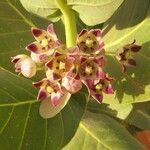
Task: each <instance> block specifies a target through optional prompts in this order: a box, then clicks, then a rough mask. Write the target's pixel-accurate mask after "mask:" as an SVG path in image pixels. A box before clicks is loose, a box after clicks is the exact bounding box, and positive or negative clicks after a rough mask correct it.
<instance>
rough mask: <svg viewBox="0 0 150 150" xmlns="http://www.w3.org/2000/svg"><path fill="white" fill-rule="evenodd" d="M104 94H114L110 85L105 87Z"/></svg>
mask: <svg viewBox="0 0 150 150" xmlns="http://www.w3.org/2000/svg"><path fill="white" fill-rule="evenodd" d="M104 92H105V93H106V94H113V93H114V91H113V88H112V86H111V85H110V84H109V85H108V86H107V87H106V89H105V91H104Z"/></svg>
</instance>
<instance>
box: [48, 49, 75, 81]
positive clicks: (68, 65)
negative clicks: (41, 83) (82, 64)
mask: <svg viewBox="0 0 150 150" xmlns="http://www.w3.org/2000/svg"><path fill="white" fill-rule="evenodd" d="M74 60H75V58H73V57H71V56H69V54H65V53H64V54H62V53H60V52H58V51H56V52H55V54H54V55H53V57H52V58H51V59H50V60H49V61H48V62H47V63H46V66H47V68H48V70H47V73H46V75H47V78H49V79H51V80H59V79H62V78H63V77H64V76H66V74H67V73H68V72H69V71H70V70H72V69H73V68H74Z"/></svg>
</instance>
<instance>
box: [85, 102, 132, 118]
mask: <svg viewBox="0 0 150 150" xmlns="http://www.w3.org/2000/svg"><path fill="white" fill-rule="evenodd" d="M87 109H88V110H89V111H91V112H94V113H104V114H106V115H109V116H113V117H117V118H120V119H123V120H124V119H126V118H127V117H128V115H129V114H130V112H131V111H132V109H133V106H132V104H126V105H124V104H115V103H114V102H113V101H112V103H111V104H106V103H102V104H99V103H97V102H96V101H95V100H90V101H89V103H88V105H87Z"/></svg>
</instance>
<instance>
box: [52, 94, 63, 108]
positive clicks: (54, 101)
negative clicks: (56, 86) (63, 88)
mask: <svg viewBox="0 0 150 150" xmlns="http://www.w3.org/2000/svg"><path fill="white" fill-rule="evenodd" d="M61 97H62V93H60V92H57V93H52V94H51V102H52V105H53V106H57V105H58V103H59V100H60V98H61Z"/></svg>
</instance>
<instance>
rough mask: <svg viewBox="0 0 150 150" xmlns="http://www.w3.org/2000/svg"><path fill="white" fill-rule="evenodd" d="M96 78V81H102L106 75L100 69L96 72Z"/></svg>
mask: <svg viewBox="0 0 150 150" xmlns="http://www.w3.org/2000/svg"><path fill="white" fill-rule="evenodd" d="M96 76H97V78H98V79H104V78H105V77H106V74H105V73H104V72H103V70H102V69H101V68H99V69H98V71H97V72H96Z"/></svg>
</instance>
